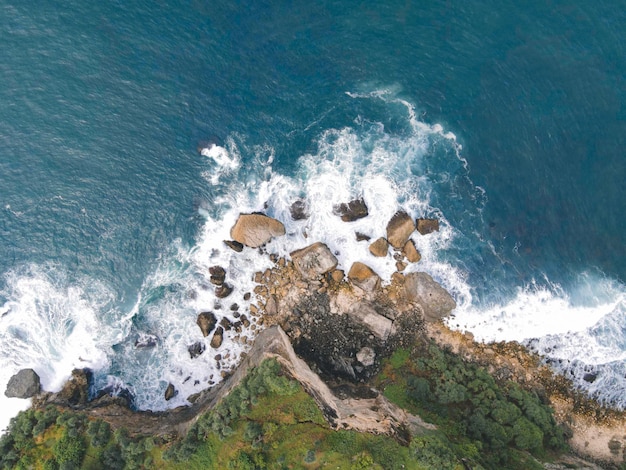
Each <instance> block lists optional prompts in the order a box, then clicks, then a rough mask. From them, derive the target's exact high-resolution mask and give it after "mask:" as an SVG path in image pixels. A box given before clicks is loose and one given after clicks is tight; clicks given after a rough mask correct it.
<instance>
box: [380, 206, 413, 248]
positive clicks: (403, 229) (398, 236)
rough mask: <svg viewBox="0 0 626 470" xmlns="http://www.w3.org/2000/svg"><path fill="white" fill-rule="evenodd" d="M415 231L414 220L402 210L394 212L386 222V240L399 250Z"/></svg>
mask: <svg viewBox="0 0 626 470" xmlns="http://www.w3.org/2000/svg"><path fill="white" fill-rule="evenodd" d="M414 231H415V222H413V219H412V218H411V217H410V216H409V214H407V213H406V212H404V211H400V212H396V213H395V214H394V216H393V217H392V218H391V220H390V221H389V223H388V224H387V241H388V242H389V243H390V244H391V246H393V247H394V248H395V249H397V250H400V249H402V248H403V247H404V244H405V243H406V242H407V241H408V240H409V237H410V236H411V234H412V233H413V232H414Z"/></svg>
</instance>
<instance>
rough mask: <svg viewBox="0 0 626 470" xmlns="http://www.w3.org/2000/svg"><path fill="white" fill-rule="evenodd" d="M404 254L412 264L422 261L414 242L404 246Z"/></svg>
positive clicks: (411, 241) (410, 241)
mask: <svg viewBox="0 0 626 470" xmlns="http://www.w3.org/2000/svg"><path fill="white" fill-rule="evenodd" d="M402 254H403V255H404V256H405V257H406V259H407V260H409V262H411V263H417V262H418V261H419V260H421V259H422V255H421V254H420V252H419V251H418V250H417V248H415V243H413V240H409V241H408V242H406V243H405V244H404V248H402Z"/></svg>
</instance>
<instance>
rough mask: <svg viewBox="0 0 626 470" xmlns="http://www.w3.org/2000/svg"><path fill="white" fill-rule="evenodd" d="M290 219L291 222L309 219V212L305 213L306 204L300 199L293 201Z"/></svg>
mask: <svg viewBox="0 0 626 470" xmlns="http://www.w3.org/2000/svg"><path fill="white" fill-rule="evenodd" d="M289 210H290V212H291V218H292V219H293V220H304V219H308V218H309V212H308V211H307V207H306V203H305V202H304V201H303V200H302V199H298V200H297V201H295V202H294V203H293V204H292V205H291V207H290V209H289Z"/></svg>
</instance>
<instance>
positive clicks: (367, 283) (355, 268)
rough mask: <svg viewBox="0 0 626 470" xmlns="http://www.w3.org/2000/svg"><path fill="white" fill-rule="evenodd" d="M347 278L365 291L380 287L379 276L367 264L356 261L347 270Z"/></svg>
mask: <svg viewBox="0 0 626 470" xmlns="http://www.w3.org/2000/svg"><path fill="white" fill-rule="evenodd" d="M348 279H350V281H352V283H353V284H354V285H355V286H357V287H359V288H361V289H363V290H364V291H366V292H373V291H375V290H377V289H378V288H379V287H380V277H379V276H378V274H376V273H375V272H374V271H373V270H372V268H370V267H369V266H367V265H365V264H363V263H360V262H358V261H357V262H356V263H353V264H352V266H351V267H350V271H348Z"/></svg>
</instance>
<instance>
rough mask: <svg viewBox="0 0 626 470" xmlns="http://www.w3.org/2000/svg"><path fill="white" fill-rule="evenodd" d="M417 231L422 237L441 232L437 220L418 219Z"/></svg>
mask: <svg viewBox="0 0 626 470" xmlns="http://www.w3.org/2000/svg"><path fill="white" fill-rule="evenodd" d="M416 223H417V231H418V232H419V233H420V234H421V235H428V234H429V233H433V232H438V231H439V221H438V220H437V219H417V220H416Z"/></svg>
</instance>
